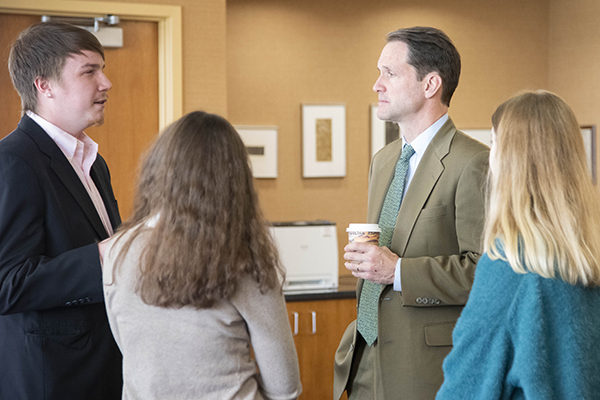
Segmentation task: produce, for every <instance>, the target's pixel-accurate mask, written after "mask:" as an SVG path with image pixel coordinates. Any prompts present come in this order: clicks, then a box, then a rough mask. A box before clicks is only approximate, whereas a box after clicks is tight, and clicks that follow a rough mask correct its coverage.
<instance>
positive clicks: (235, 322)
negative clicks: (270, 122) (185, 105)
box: [102, 112, 301, 400]
mask: <svg viewBox="0 0 600 400" xmlns="http://www.w3.org/2000/svg"><path fill="white" fill-rule="evenodd" d="M134 208H135V210H134V214H133V217H132V218H131V219H130V220H128V221H126V222H125V223H124V224H123V227H122V229H121V230H120V231H119V233H118V234H117V235H116V236H115V237H114V238H113V239H111V240H110V241H108V243H107V244H106V248H104V245H103V249H102V250H103V251H102V253H103V256H104V270H103V278H104V283H105V298H106V309H107V312H108V318H109V321H110V326H111V329H112V332H113V334H114V337H115V339H116V341H117V344H118V345H119V348H120V349H121V351H122V353H123V379H124V387H123V399H144V400H151V399H215V400H227V399H271V398H273V399H295V398H297V397H298V395H299V394H300V392H301V385H300V379H299V371H298V359H297V356H296V350H295V348H294V342H293V339H292V334H291V330H290V325H289V321H288V317H287V311H286V307H285V303H284V299H283V294H282V290H281V278H280V277H281V275H282V274H281V273H280V272H281V271H280V265H279V261H278V258H277V252H276V250H275V248H274V245H273V243H272V241H271V237H270V236H269V233H268V230H267V226H266V223H265V221H264V219H263V217H262V215H261V212H260V209H259V206H258V200H257V196H256V193H255V191H254V187H253V183H252V173H251V171H250V168H249V165H248V156H247V154H246V149H245V147H244V144H243V143H242V140H241V139H240V137H239V135H238V134H237V132H236V131H235V129H234V128H233V127H232V126H231V124H229V122H227V121H226V120H225V119H223V118H221V117H219V116H217V115H212V114H207V113H204V112H193V113H190V114H188V115H186V116H184V117H182V118H181V119H180V120H178V121H177V122H175V123H174V124H172V125H171V126H170V127H168V128H167V129H166V131H165V132H164V133H163V134H162V135H161V136H160V137H159V138H158V139H157V141H156V142H155V144H154V145H153V146H152V148H151V149H150V151H149V153H148V155H147V156H146V159H145V161H144V163H143V165H142V169H141V175H140V178H139V183H138V189H137V194H136V198H135V205H134ZM251 350H253V351H254V356H255V359H253V358H251ZM257 367H258V368H257Z"/></svg>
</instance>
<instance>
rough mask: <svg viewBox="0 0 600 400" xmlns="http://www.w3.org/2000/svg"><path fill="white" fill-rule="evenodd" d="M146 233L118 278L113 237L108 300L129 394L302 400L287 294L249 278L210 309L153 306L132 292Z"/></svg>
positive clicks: (125, 389)
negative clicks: (265, 288) (264, 287)
mask: <svg viewBox="0 0 600 400" xmlns="http://www.w3.org/2000/svg"><path fill="white" fill-rule="evenodd" d="M147 238H148V236H147V234H142V235H140V236H139V237H138V238H137V239H136V241H135V242H134V243H133V244H132V246H131V247H130V250H129V251H128V253H127V255H126V258H125V259H124V262H123V265H122V268H121V270H120V271H119V274H118V275H117V277H116V281H115V282H113V280H112V271H113V266H114V261H115V258H116V255H117V252H116V251H111V250H112V248H113V246H114V244H115V240H114V239H112V240H111V241H110V243H109V246H108V247H107V251H106V252H105V260H104V261H105V262H104V267H103V268H104V270H103V279H104V283H105V286H104V294H105V303H106V310H107V313H108V318H109V322H110V327H111V329H112V332H113V335H114V337H115V340H116V342H117V344H118V345H119V348H120V349H121V352H122V353H123V379H124V387H123V399H143V400H151V399H161V400H162V399H207V400H209V399H215V400H226V399H295V398H297V397H298V395H299V394H300V392H301V390H302V389H301V384H300V375H299V368H298V358H297V355H296V349H295V347H294V342H293V338H292V334H291V329H290V324H289V320H288V317H287V311H286V306H285V301H284V298H283V295H282V294H280V293H278V292H269V293H266V294H264V295H262V294H261V293H260V292H259V290H258V287H257V285H256V283H254V282H252V281H251V280H250V279H248V280H247V281H244V282H242V283H241V284H240V287H239V289H238V293H236V295H235V296H234V297H233V298H232V299H231V300H230V301H221V302H219V303H217V304H215V305H214V306H213V307H212V308H210V309H202V310H197V309H194V308H191V307H184V308H181V309H166V308H160V307H155V306H149V305H147V304H145V303H143V302H142V300H141V299H140V297H139V296H138V295H137V294H136V293H135V292H134V290H133V288H134V285H135V281H136V276H137V274H138V260H139V254H140V251H141V250H142V249H143V248H144V245H145V242H146V240H147ZM125 239H126V238H123V239H122V240H119V241H118V242H117V245H116V247H120V246H122V244H123V243H124V242H125ZM117 250H118V249H117ZM251 347H252V349H253V350H254V354H255V359H253V358H251ZM257 367H258V368H259V369H260V372H258V370H257Z"/></svg>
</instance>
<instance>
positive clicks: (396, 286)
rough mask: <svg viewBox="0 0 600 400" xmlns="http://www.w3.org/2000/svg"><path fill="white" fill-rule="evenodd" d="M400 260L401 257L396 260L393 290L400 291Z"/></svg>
mask: <svg viewBox="0 0 600 400" xmlns="http://www.w3.org/2000/svg"><path fill="white" fill-rule="evenodd" d="M400 261H402V259H401V258H399V259H398V262H397V263H396V272H395V273H394V290H395V291H396V292H401V291H402V281H401V280H400Z"/></svg>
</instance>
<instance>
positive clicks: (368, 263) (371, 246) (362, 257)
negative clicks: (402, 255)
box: [344, 224, 398, 284]
mask: <svg viewBox="0 0 600 400" xmlns="http://www.w3.org/2000/svg"><path fill="white" fill-rule="evenodd" d="M346 232H348V244H347V245H346V247H344V251H345V254H344V260H346V263H345V264H344V266H345V267H346V268H347V269H348V270H349V271H350V272H352V275H353V276H355V277H357V278H362V279H368V280H370V281H372V282H375V283H380V284H391V283H393V282H394V272H395V269H396V262H397V261H398V256H397V255H396V254H394V253H393V252H392V251H391V250H390V249H388V248H387V247H379V235H380V233H381V229H379V226H378V225H377V224H350V225H349V226H348V228H347V229H346Z"/></svg>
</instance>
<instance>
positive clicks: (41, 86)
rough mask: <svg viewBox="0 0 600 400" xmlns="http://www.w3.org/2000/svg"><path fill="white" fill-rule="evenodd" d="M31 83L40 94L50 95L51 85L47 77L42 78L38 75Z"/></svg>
mask: <svg viewBox="0 0 600 400" xmlns="http://www.w3.org/2000/svg"><path fill="white" fill-rule="evenodd" d="M33 84H34V85H35V88H36V89H37V91H38V93H39V94H41V95H42V96H44V97H52V85H51V84H50V81H49V80H48V79H47V78H42V77H41V76H38V77H37V78H35V81H33Z"/></svg>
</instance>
